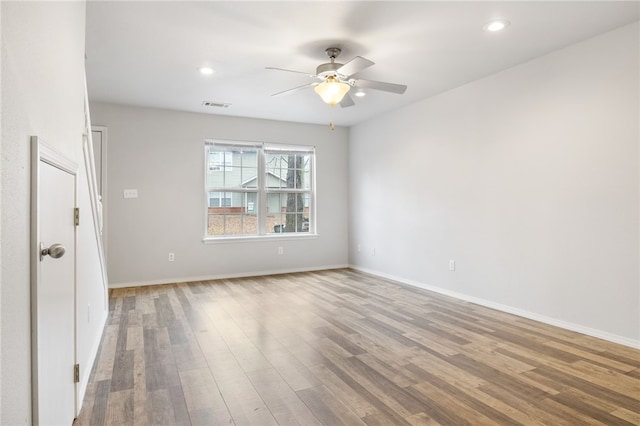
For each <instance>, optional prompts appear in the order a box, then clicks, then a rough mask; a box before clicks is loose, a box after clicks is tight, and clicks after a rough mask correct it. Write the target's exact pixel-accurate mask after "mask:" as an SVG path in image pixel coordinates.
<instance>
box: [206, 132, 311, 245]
mask: <svg viewBox="0 0 640 426" xmlns="http://www.w3.org/2000/svg"><path fill="white" fill-rule="evenodd" d="M205 158H206V159H207V161H206V162H207V166H206V170H205V174H206V178H205V180H206V182H205V191H206V194H207V221H206V231H205V238H208V237H240V236H243V237H246V236H269V235H273V234H281V233H288V234H289V235H291V234H300V233H302V234H309V233H311V232H314V231H315V226H314V224H313V220H314V218H313V201H314V191H313V189H314V183H313V167H314V149H313V147H307V146H304V147H292V146H287V145H275V144H273V145H271V144H270V145H268V146H266V145H263V144H242V143H236V142H232V143H229V142H227V141H217V140H208V141H206V142H205ZM212 158H213V159H214V160H215V161H217V162H216V163H215V164H216V166H215V167H212V166H211V164H212V160H211V159H212ZM222 160H224V161H222ZM227 160H228V161H227Z"/></svg>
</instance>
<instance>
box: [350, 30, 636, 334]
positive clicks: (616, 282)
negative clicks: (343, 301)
mask: <svg viewBox="0 0 640 426" xmlns="http://www.w3.org/2000/svg"><path fill="white" fill-rule="evenodd" d="M638 36H639V31H638V24H637V23H636V24H632V25H629V26H626V27H623V28H621V29H618V30H616V31H613V32H610V33H607V34H604V35H601V36H599V37H596V38H593V39H590V40H587V41H584V42H582V43H579V44H576V45H573V46H570V47H568V48H565V49H562V50H559V51H556V52H554V53H551V54H549V55H546V56H544V57H541V58H538V59H535V60H533V61H531V62H528V63H525V64H522V65H520V66H517V67H514V68H511V69H509V70H506V71H504V72H501V73H499V74H496V75H493V76H490V77H487V78H485V79H482V80H479V81H476V82H473V83H471V84H468V85H465V86H463V87H460V88H457V89H455V90H451V91H449V92H446V93H443V94H441V95H438V96H435V97H433V98H430V99H427V100H424V101H421V102H419V103H416V104H414V105H411V106H409V107H406V108H404V109H402V110H399V111H396V112H394V113H393V114H388V115H386V116H385V117H384V119H379V118H378V119H375V120H371V121H369V122H366V123H364V124H361V125H358V126H355V127H353V128H352V129H351V132H350V143H349V146H350V149H349V176H350V178H349V184H350V202H351V204H350V211H351V213H350V263H351V264H352V265H353V266H354V267H356V268H359V269H363V270H367V271H371V272H374V273H378V274H381V275H386V276H390V277H394V278H397V279H400V280H402V281H405V282H408V283H412V284H415V285H418V286H423V287H431V288H436V289H438V290H439V291H442V292H445V293H449V294H455V295H457V296H459V297H463V298H467V299H470V300H475V301H479V302H482V303H485V304H488V305H490V306H497V307H500V308H503V309H506V310H511V311H513V312H518V313H522V314H526V315H529V316H531V317H534V318H537V319H542V320H547V321H550V322H554V323H556V324H561V325H564V326H566V327H569V328H573V329H577V330H581V331H584V332H587V333H590V334H594V335H599V336H602V337H605V338H608V339H610V340H614V341H618V342H621V343H625V344H630V345H636V346H637V345H638V344H640V308H639V306H640V291H639V282H640V279H639V266H640V265H639V249H638V245H639V226H638V221H639V208H638V206H639V174H638V169H639V149H638V148H639V129H638V126H639V124H638V123H639V106H638V105H639V93H638V92H639V84H638V79H639V66H638V49H639V45H638V44H639V43H638V38H639V37H638ZM425 78H428V76H425ZM358 247H360V251H358ZM373 248H375V256H374V255H373V254H372V249H373ZM449 259H454V260H455V261H456V270H455V272H450V271H448V261H449Z"/></svg>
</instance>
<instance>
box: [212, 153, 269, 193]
mask: <svg viewBox="0 0 640 426" xmlns="http://www.w3.org/2000/svg"><path fill="white" fill-rule="evenodd" d="M257 175H258V152H257V150H256V149H253V148H252V149H240V148H237V147H232V148H228V147H217V146H210V147H209V151H208V162H207V186H208V187H210V188H257V186H258V185H257Z"/></svg>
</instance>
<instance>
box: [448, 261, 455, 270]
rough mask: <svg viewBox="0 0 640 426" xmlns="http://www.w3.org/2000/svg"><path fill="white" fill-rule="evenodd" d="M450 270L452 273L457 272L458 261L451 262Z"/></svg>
mask: <svg viewBox="0 0 640 426" xmlns="http://www.w3.org/2000/svg"><path fill="white" fill-rule="evenodd" d="M449 270H450V271H455V270H456V261H455V260H452V259H451V260H449Z"/></svg>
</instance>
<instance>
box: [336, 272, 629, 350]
mask: <svg viewBox="0 0 640 426" xmlns="http://www.w3.org/2000/svg"><path fill="white" fill-rule="evenodd" d="M349 267H350V268H351V269H355V270H356V271H360V272H364V273H366V274H370V275H375V276H378V277H381V278H387V279H390V280H393V281H397V282H399V283H401V284H407V285H410V286H413V287H418V288H422V289H424V290H429V291H433V292H434V293H439V294H443V295H445V296H450V297H453V298H455V299H459V300H464V301H465V302H471V303H474V304H476V305H480V306H485V307H487V308H491V309H495V310H497V311H501V312H506V313H508V314H513V315H517V316H520V317H523V318H528V319H531V320H534V321H539V322H542V323H545V324H549V325H553V326H556V327H560V328H563V329H565V330H570V331H575V332H578V333H582V334H586V335H587V336H591V337H597V338H599V339H603V340H607V341H609V342H613V343H618V344H620V345H624V346H629V347H631V348H634V349H640V340H634V339H630V338H628V337H624V336H618V335H617V334H612V333H607V332H605V331H601V330H597V329H594V328H590V327H585V326H582V325H580V324H574V323H570V322H567V321H562V320H559V319H556V318H551V317H547V316H544V315H539V314H536V313H534V312H529V311H525V310H523V309H519V308H514V307H512V306H508V305H502V304H500V303H495V302H492V301H490V300H485V299H480V298H478V297H474V296H469V295H466V294H463V293H458V292H455V291H450V290H447V289H443V288H440V287H435V286H432V285H428V284H425V283H421V282H419V281H414V280H408V279H406V278H402V277H398V276H395V275H390V274H385V273H383V272H379V271H374V270H371V269H367V268H362V267H359V266H355V265H349Z"/></svg>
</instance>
